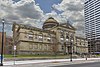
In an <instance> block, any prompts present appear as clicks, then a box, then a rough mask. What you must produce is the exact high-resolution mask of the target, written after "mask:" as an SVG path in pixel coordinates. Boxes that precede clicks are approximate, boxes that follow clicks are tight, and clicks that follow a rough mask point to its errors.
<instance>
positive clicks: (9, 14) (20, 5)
mask: <svg viewBox="0 0 100 67" xmlns="http://www.w3.org/2000/svg"><path fill="white" fill-rule="evenodd" d="M42 17H43V11H42V10H41V9H40V7H39V6H38V5H37V4H35V1H34V0H19V1H18V2H15V1H13V0H0V18H4V19H5V20H6V23H13V22H17V23H21V24H27V25H32V26H37V25H38V23H39V22H38V21H36V20H38V19H41V18H42ZM0 21H1V20H0ZM6 29H7V30H6V31H9V29H11V27H9V29H8V28H6ZM10 31H11V30H10ZM9 33H10V32H9Z"/></svg>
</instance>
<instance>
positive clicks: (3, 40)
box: [0, 19, 5, 66]
mask: <svg viewBox="0 0 100 67" xmlns="http://www.w3.org/2000/svg"><path fill="white" fill-rule="evenodd" d="M4 22H5V20H4V19H2V45H1V64H0V66H3V46H4Z"/></svg>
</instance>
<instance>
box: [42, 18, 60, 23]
mask: <svg viewBox="0 0 100 67" xmlns="http://www.w3.org/2000/svg"><path fill="white" fill-rule="evenodd" d="M48 22H50V23H52V22H55V23H58V22H57V21H56V20H55V19H54V18H53V17H49V18H48V19H47V20H46V21H45V22H44V23H48Z"/></svg>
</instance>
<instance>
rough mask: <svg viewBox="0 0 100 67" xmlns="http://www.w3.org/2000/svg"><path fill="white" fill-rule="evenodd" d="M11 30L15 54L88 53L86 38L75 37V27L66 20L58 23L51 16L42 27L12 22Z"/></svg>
mask: <svg viewBox="0 0 100 67" xmlns="http://www.w3.org/2000/svg"><path fill="white" fill-rule="evenodd" d="M12 30H13V42H14V43H13V45H15V46H16V47H17V49H16V53H17V54H69V53H71V52H72V53H81V54H82V53H88V43H87V40H86V39H85V38H79V37H76V36H75V31H76V29H75V28H74V27H73V26H72V25H70V24H69V23H68V22H67V23H61V24H60V23H59V22H57V21H56V20H55V19H54V18H52V17H50V18H48V19H47V20H46V21H45V22H44V24H43V27H42V29H40V28H36V27H32V26H28V25H23V24H17V23H14V24H13V28H12Z"/></svg>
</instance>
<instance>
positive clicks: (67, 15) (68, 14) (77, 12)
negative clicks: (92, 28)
mask: <svg viewBox="0 0 100 67" xmlns="http://www.w3.org/2000/svg"><path fill="white" fill-rule="evenodd" d="M52 7H53V8H54V9H55V10H58V11H63V12H62V13H61V14H60V16H62V19H63V20H64V21H63V20H62V22H65V20H66V21H67V20H71V21H72V23H73V26H74V27H75V28H77V32H78V33H79V34H83V32H84V25H85V23H84V10H83V9H84V0H62V2H61V3H60V4H57V5H56V4H54V5H53V6H52Z"/></svg>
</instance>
